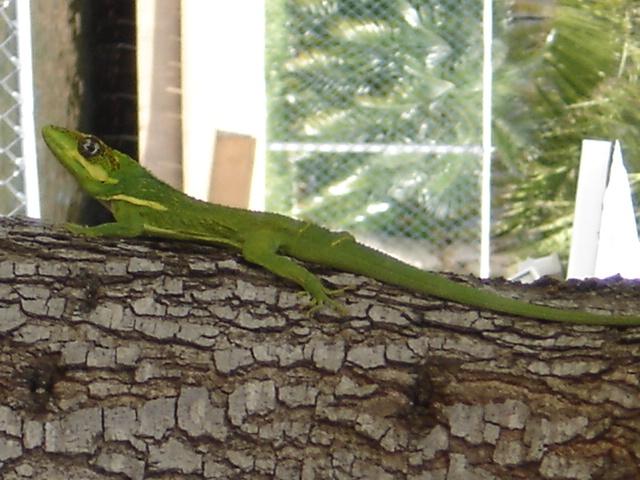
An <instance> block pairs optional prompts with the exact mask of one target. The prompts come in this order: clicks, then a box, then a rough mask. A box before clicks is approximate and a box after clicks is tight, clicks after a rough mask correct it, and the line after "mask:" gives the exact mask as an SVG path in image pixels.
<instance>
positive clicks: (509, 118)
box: [494, 0, 640, 254]
mask: <svg viewBox="0 0 640 480" xmlns="http://www.w3.org/2000/svg"><path fill="white" fill-rule="evenodd" d="M516 6H517V4H516ZM538 8H539V10H537V11H534V12H531V11H529V12H527V15H528V16H530V15H531V14H532V13H533V14H537V15H538V16H539V18H542V19H543V20H541V21H538V22H535V23H534V24H529V25H527V24H525V25H521V24H518V22H517V18H518V17H517V15H516V16H515V17H512V20H513V19H515V20H516V21H515V22H512V24H511V25H509V26H507V28H505V33H506V40H507V44H508V45H509V46H510V50H509V52H508V57H507V61H506V62H505V64H504V66H503V68H502V69H501V70H500V71H499V72H497V73H498V75H497V78H496V83H495V92H496V94H495V98H496V104H495V118H496V122H495V126H494V127H495V128H494V133H495V137H494V142H495V145H496V151H497V158H498V160H499V161H500V162H501V163H502V167H503V171H504V172H507V174H504V175H502V176H499V177H498V178H499V182H498V187H499V188H498V191H499V192H501V196H500V197H499V202H498V205H499V206H500V207H501V209H502V221H501V222H500V224H499V225H500V226H499V228H498V233H500V234H502V235H505V236H506V235H507V234H509V236H510V238H511V239H512V240H514V241H516V242H518V244H519V246H520V247H525V248H526V249H527V250H528V252H529V253H531V252H533V253H548V252H550V251H559V252H562V253H564V254H566V253H567V252H568V247H569V241H570V236H569V231H570V229H571V224H572V220H573V206H574V203H573V202H574V198H575V186H576V181H577V171H578V159H579V157H580V145H581V141H582V139H585V138H597V139H607V140H614V139H620V140H621V142H622V145H623V151H624V158H625V163H626V165H627V167H628V168H629V169H630V170H635V171H637V170H638V169H639V168H640V135H639V133H640V132H639V131H638V125H640V96H638V88H639V85H638V74H639V73H640V72H639V66H640V63H639V60H640V56H639V53H640V36H639V31H638V28H639V26H640V25H639V23H638V21H639V20H640V8H639V7H638V6H637V2H635V1H632V0H626V1H625V0H618V1H611V0H606V1H605V0H600V1H593V0H590V1H582V0H558V1H557V2H556V6H555V7H554V8H548V7H547V8H544V9H543V8H542V7H539V5H538ZM525 39H533V40H528V41H527V40H525Z"/></svg>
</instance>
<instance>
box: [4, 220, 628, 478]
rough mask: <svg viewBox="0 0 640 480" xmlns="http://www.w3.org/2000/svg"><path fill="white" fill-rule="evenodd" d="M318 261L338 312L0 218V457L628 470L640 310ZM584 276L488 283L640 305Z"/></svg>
mask: <svg viewBox="0 0 640 480" xmlns="http://www.w3.org/2000/svg"><path fill="white" fill-rule="evenodd" d="M316 271H318V272H320V273H322V274H323V275H325V277H326V279H327V280H328V281H330V282H331V283H332V284H334V285H336V286H338V287H341V286H344V285H350V286H352V287H353V289H350V290H349V291H348V292H347V293H345V294H344V296H343V300H344V303H345V304H346V306H347V308H348V315H346V316H339V315H337V314H335V313H333V312H328V311H323V312H320V313H319V314H317V315H316V316H315V317H314V318H309V317H308V315H307V313H306V306H305V305H306V299H305V298H304V296H301V295H299V293H298V289H297V288H296V287H295V286H293V285H291V284H289V283H287V282H284V281H281V280H278V279H276V278H274V277H273V275H271V274H269V273H267V272H265V271H262V270H260V269H258V268H255V267H252V266H249V265H247V264H245V263H244V262H243V261H242V260H241V259H240V258H239V257H238V256H237V255H235V254H233V253H231V252H228V251H225V250H222V249H216V248H211V247H207V246H202V245H193V244H187V243H179V242H159V241H152V240H114V239H111V240H88V239H83V238H79V237H71V236H70V235H69V234H67V233H65V232H64V231H63V230H61V229H59V228H52V227H48V226H43V225H40V224H37V223H34V222H27V221H25V220H16V219H12V220H9V219H3V220H0V477H1V478H3V479H18V478H30V479H44V478H46V479H56V478H65V479H98V478H114V479H115V478H120V479H125V478H126V479H142V478H146V477H149V478H151V477H152V478H188V479H201V478H207V479H216V478H283V479H291V478H304V479H312V478H367V479H385V478H411V479H443V480H444V479H446V480H456V479H475V478H478V479H492V478H497V479H518V478H522V479H536V478H544V479H600V478H601V479H608V480H611V479H632V478H640V418H639V417H640V362H639V361H638V360H639V359H640V328H626V329H623V328H599V327H579V326H566V325H559V324H553V323H543V322H538V321H532V320H525V319H519V318H514V317H508V316H502V315H496V314H493V313H488V312H479V311H476V310H474V309H471V308H467V307H465V306H462V305H457V304H451V303H447V302H442V301H440V300H437V299H433V298H420V297H418V296H416V295H411V294H409V293H407V292H404V291H401V290H399V289H395V288H391V287H389V286H385V285H381V284H379V283H376V282H374V281H371V280H368V279H366V278H362V277H356V276H352V275H348V274H343V273H337V272H331V271H327V270H323V269H316ZM467 281H468V280H467ZM579 287H580V288H578V287H576V286H574V287H571V286H563V285H558V284H547V285H543V286H537V287H532V288H526V289H524V288H518V287H516V286H512V285H507V284H505V283H504V282H498V283H496V282H492V285H485V286H483V288H496V289H498V290H500V291H502V292H504V293H505V294H512V293H515V294H517V295H518V296H520V297H523V298H530V299H532V300H534V299H537V300H538V301H542V302H544V303H547V304H551V303H553V304H556V305H562V306H565V305H566V306H570V307H584V306H586V305H591V306H596V307H600V308H604V309H606V310H611V309H615V310H617V311H620V312H628V313H630V312H636V313H640V301H639V300H638V299H637V297H638V295H637V291H638V290H637V288H635V289H634V287H633V285H631V286H630V285H629V284H628V283H625V282H617V283H615V284H614V285H613V286H612V285H605V286H602V285H601V284H595V283H591V284H581V285H579ZM612 306H613V307H612Z"/></svg>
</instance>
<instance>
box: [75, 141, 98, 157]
mask: <svg viewBox="0 0 640 480" xmlns="http://www.w3.org/2000/svg"><path fill="white" fill-rule="evenodd" d="M78 152H79V153H80V155H82V156H83V157H84V158H91V157H95V156H96V155H100V154H101V153H102V145H101V144H100V141H99V140H98V139H97V138H95V137H91V136H89V137H85V138H83V139H82V140H81V141H80V143H78Z"/></svg>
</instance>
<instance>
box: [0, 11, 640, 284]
mask: <svg viewBox="0 0 640 480" xmlns="http://www.w3.org/2000/svg"><path fill="white" fill-rule="evenodd" d="M25 5H26V7H25ZM639 27H640V5H638V3H637V2H635V1H633V0H616V1H611V0H600V1H598V0H589V1H586V0H585V1H581V0H511V1H506V0H502V1H499V0H496V1H494V2H490V1H489V0H486V1H485V2H483V1H481V0H455V1H454V0H375V1H374V0H216V1H215V2H202V1H198V0H138V1H130V0H90V1H89V0H84V1H83V0H73V1H71V0H70V1H66V2H64V1H60V2H50V1H47V0H32V1H31V2H28V1H23V0H4V1H1V2H0V214H1V215H25V214H28V215H30V216H34V217H41V218H43V219H45V220H46V221H50V222H59V221H64V220H67V219H71V220H73V221H82V222H84V223H100V222H101V221H104V218H107V217H106V215H107V214H106V213H105V212H104V211H102V210H101V207H100V206H98V205H96V204H94V203H92V202H90V201H89V200H88V199H86V198H85V197H84V196H83V194H82V193H81V192H79V191H78V189H77V186H76V185H75V184H74V182H73V180H72V179H71V178H70V177H69V176H68V175H67V174H66V172H64V171H63V169H62V167H60V166H59V165H58V164H57V162H56V161H55V160H54V159H53V158H52V157H51V155H50V154H49V153H47V151H46V147H44V145H43V143H42V141H41V140H40V137H39V129H40V128H41V127H42V126H43V125H45V124H49V123H53V124H59V125H64V126H67V127H70V128H77V129H80V130H83V131H88V132H91V133H94V134H95V135H98V136H100V137H101V138H103V139H104V140H105V141H106V142H107V143H109V144H110V145H112V146H113V147H115V148H118V149H120V150H122V151H124V152H126V153H128V154H130V155H132V156H134V157H136V158H139V159H140V161H141V163H142V164H143V165H145V166H146V167H147V168H149V169H151V170H152V171H154V173H156V175H157V176H159V177H160V178H162V179H164V180H165V181H166V182H168V183H170V184H172V185H174V186H176V187H177V188H182V189H184V190H185V191H187V192H188V193H190V194H191V195H194V196H197V197H199V198H203V199H208V200H210V201H216V202H220V203H226V204H230V205H236V206H242V207H246V208H253V209H266V210H270V211H277V212H281V213H284V214H287V215H292V216H295V217H299V218H304V219H307V220H311V221H313V222H316V223H320V224H323V225H325V226H328V227H330V228H332V229H338V230H340V229H346V230H350V231H352V232H353V233H354V234H356V236H357V237H358V238H359V239H360V240H361V241H363V242H365V243H368V244H370V245H373V246H375V247H377V248H381V249H383V250H385V251H387V252H389V253H391V254H393V255H396V256H398V257H400V258H402V259H403V260H405V261H409V262H411V263H413V264H415V265H418V266H420V267H422V268H426V269H431V270H448V271H456V272H470V273H476V274H478V273H481V274H482V275H487V274H488V273H489V272H491V274H494V275H506V274H509V273H513V270H514V268H515V267H514V265H515V263H516V262H517V260H518V259H521V258H524V257H526V256H542V255H548V254H550V253H552V252H558V253H559V254H560V257H561V258H563V259H566V256H567V255H568V252H569V244H570V240H571V236H570V235H571V225H572V220H573V205H574V199H575V188H576V180H577V172H578V160H579V157H580V143H581V141H582V139H584V138H596V139H606V140H614V139H620V141H621V144H622V148H623V151H624V159H625V163H626V165H627V168H628V169H629V170H630V171H631V172H638V170H639V168H640V155H639V153H640V152H639V151H638V149H639V147H640V145H639V142H640V135H639V134H638V133H640V132H638V128H639V127H638V125H640V121H639V120H640V119H639V118H638V117H639V116H640V113H639V112H640V108H639V105H638V103H639V102H640V95H638V73H639V61H638V60H639V58H640V57H639V55H640V28H639ZM630 178H631V180H632V187H633V188H634V189H635V190H636V191H637V183H638V179H639V177H638V175H637V174H634V173H632V174H631V176H630Z"/></svg>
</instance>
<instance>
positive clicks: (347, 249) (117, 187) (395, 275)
mask: <svg viewBox="0 0 640 480" xmlns="http://www.w3.org/2000/svg"><path fill="white" fill-rule="evenodd" d="M42 135H43V137H44V140H45V142H46V143H47V145H48V146H49V148H50V149H51V151H52V152H53V153H54V155H55V156H56V157H57V159H58V160H59V161H60V162H61V163H62V164H63V165H64V166H65V167H66V168H67V170H69V172H71V174H72V175H73V176H74V177H75V178H76V180H77V181H78V182H79V183H80V185H81V186H82V188H83V189H84V190H85V191H86V192H87V193H89V194H90V195H91V196H92V197H94V198H96V199H97V200H98V201H100V202H101V203H102V204H104V205H105V206H106V207H107V208H108V209H109V210H110V211H111V213H112V214H113V216H114V218H115V222H113V223H104V224H102V225H97V226H94V227H85V226H80V225H73V224H71V225H68V228H69V229H70V230H71V231H72V232H74V233H78V234H83V235H88V236H106V237H137V236H150V237H162V238H169V239H179V240H195V241H198V242H205V243H211V244H216V245H222V246H226V247H231V248H234V249H237V250H239V251H240V252H242V256H243V257H244V258H245V260H247V261H248V262H250V263H253V264H257V265H260V266H262V267H264V268H266V269H267V270H269V271H271V272H272V273H274V274H276V275H278V276H280V277H284V278H287V279H289V280H291V281H293V282H295V283H297V284H298V285H300V286H301V287H302V288H304V290H306V291H307V293H308V294H309V295H310V296H311V298H312V301H313V303H314V306H315V307H316V308H319V307H322V306H323V305H329V306H332V307H334V308H338V309H339V308H340V304H339V303H337V302H336V301H335V300H333V299H332V298H331V294H332V293H333V292H331V291H330V290H328V289H327V288H326V287H325V286H324V285H323V284H322V282H321V281H320V279H319V278H318V277H317V276H316V275H314V274H313V273H311V272H310V271H309V270H307V269H306V268H305V267H304V266H303V265H301V264H300V263H298V262H296V261H295V260H294V259H296V260H299V261H302V262H310V263H315V264H318V265H324V266H328V267H332V268H336V269H339V270H342V271H346V272H351V273H356V274H360V275H366V276H368V277H371V278H374V279H376V280H379V281H382V282H385V283H388V284H392V285H396V286H399V287H403V288H406V289H408V290H412V291H414V292H417V293H420V294H424V295H432V296H435V297H438V298H442V299H445V300H450V301H453V302H458V303H461V304H465V305H469V306H473V307H478V308H481V309H486V310H491V311H495V312H501V313H506V314H512V315H517V316H522V317H528V318H533V319H540V320H551V321H557V322H566V323H570V324H587V325H619V326H623V325H626V326H634V325H637V326H640V316H632V315H600V314H596V313H591V312H586V311H581V310H571V309H561V308H553V307H547V306H543V305H535V304H531V303H529V302H526V301H521V300H515V299H512V298H507V297H503V296H500V295H498V294H495V293H492V292H489V291H486V290H481V289H476V288H474V287H471V286H467V285H464V284H460V283H458V282H455V281H452V280H449V279H448V278H446V277H444V276H442V275H439V274H436V273H432V272H427V271H423V270H420V269H418V268H415V267H412V266H410V265H407V264H405V263H403V262H401V261H399V260H396V259H394V258H392V257H390V256H388V255H386V254H384V253H381V252H378V251H377V250H374V249H372V248H369V247H366V246H364V245H361V244H359V243H357V242H356V241H355V239H354V238H353V236H351V235H350V234H348V233H346V232H332V231H330V230H327V229H325V228H322V227H320V226H318V225H315V224H312V223H309V222H304V221H300V220H295V219H293V218H289V217H286V216H283V215H278V214H275V213H265V212H254V211H250V210H244V209H239V208H231V207H226V206H222V205H215V204H211V203H206V202H203V201H200V200H196V199H194V198H191V197H189V196H187V195H186V194H184V193H182V192H180V191H178V190H176V189H174V188H172V187H170V186H169V185H167V184H165V183H164V182H162V181H160V180H158V179H157V178H155V177H154V176H153V175H152V174H151V173H149V172H148V171H147V170H146V169H144V168H143V167H142V166H140V165H139V164H138V163H137V162H136V161H135V160H133V159H132V158H130V157H129V156H127V155H125V154H124V153H121V152H119V151H117V150H115V149H112V148H110V147H109V146H107V145H106V144H105V143H104V142H102V141H101V140H99V139H98V138H96V137H94V136H92V135H86V134H83V133H80V132H76V131H73V130H67V129H64V128H61V127H55V126H47V127H44V128H43V130H42Z"/></svg>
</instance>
